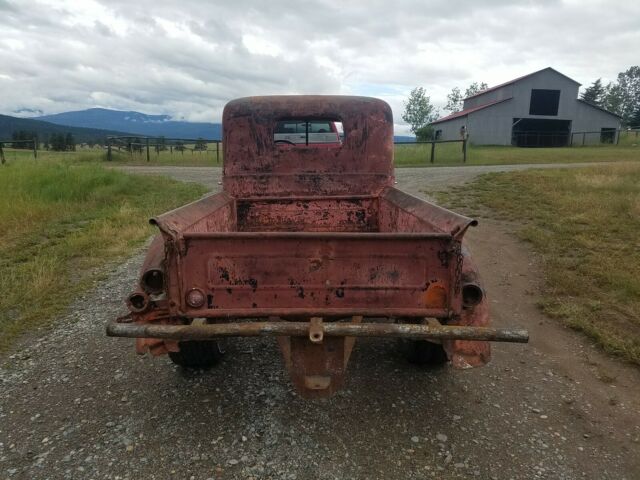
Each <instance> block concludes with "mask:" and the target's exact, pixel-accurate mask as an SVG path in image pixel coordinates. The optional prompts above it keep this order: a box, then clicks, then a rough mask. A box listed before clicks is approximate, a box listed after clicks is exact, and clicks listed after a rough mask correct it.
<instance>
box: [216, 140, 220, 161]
mask: <svg viewBox="0 0 640 480" xmlns="http://www.w3.org/2000/svg"><path fill="white" fill-rule="evenodd" d="M216 163H220V142H218V141H216Z"/></svg>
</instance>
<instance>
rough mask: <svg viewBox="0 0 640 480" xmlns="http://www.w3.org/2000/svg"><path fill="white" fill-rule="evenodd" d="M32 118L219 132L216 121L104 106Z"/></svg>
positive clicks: (187, 135)
mask: <svg viewBox="0 0 640 480" xmlns="http://www.w3.org/2000/svg"><path fill="white" fill-rule="evenodd" d="M36 119H37V120H44V121H45V122H50V123H55V124H56V125H69V126H72V127H88V128H98V129H101V130H117V131H119V132H125V133H130V134H135V135H141V136H149V137H161V136H162V137H167V138H184V139H197V138H204V139H207V140H220V139H221V133H222V126H221V124H219V123H205V122H184V121H176V120H172V118H171V117H170V116H169V115H147V114H146V113H140V112H125V111H121V110H109V109H106V108H89V109H88V110H79V111H75V112H63V113H56V114H54V115H43V116H40V117H36Z"/></svg>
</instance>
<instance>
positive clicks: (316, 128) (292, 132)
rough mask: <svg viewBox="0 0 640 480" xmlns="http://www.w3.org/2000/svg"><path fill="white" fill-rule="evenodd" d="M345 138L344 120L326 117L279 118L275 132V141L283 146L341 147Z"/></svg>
mask: <svg viewBox="0 0 640 480" xmlns="http://www.w3.org/2000/svg"><path fill="white" fill-rule="evenodd" d="M343 138H344V131H343V130H342V122H341V121H339V120H337V119H336V120H334V119H324V118H323V119H299V118H292V119H285V120H279V121H278V122H276V125H275V129H274V133H273V142H274V143H275V144H276V145H278V146H283V147H286V146H289V147H297V146H304V147H309V146H311V147H339V146H340V145H342V140H343Z"/></svg>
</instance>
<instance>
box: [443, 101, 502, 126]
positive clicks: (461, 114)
mask: <svg viewBox="0 0 640 480" xmlns="http://www.w3.org/2000/svg"><path fill="white" fill-rule="evenodd" d="M511 98H512V97H509V98H503V99H502V100H496V101H494V102H489V103H485V104H484V105H478V106H477V107H471V108H467V109H466V110H460V111H459V112H454V113H452V114H451V115H447V116H446V117H442V118H439V119H438V120H435V121H433V122H431V125H434V124H436V123H441V122H447V121H449V120H453V119H454V118H459V117H464V116H466V115H469V114H470V113H473V112H477V111H478V110H482V109H484V108H488V107H492V106H494V105H497V104H499V103H502V102H506V101H507V100H511Z"/></svg>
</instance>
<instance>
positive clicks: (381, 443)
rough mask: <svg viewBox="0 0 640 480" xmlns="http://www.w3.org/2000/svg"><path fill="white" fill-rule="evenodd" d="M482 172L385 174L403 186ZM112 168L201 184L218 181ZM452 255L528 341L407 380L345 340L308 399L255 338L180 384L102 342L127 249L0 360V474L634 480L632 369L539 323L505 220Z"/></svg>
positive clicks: (407, 368)
mask: <svg viewBox="0 0 640 480" xmlns="http://www.w3.org/2000/svg"><path fill="white" fill-rule="evenodd" d="M572 166H574V165H572ZM498 168H504V167H466V168H455V169H454V168H444V167H443V168H433V169H400V170H398V172H397V177H398V184H399V187H401V188H404V189H406V190H409V191H412V192H414V193H419V192H420V191H421V190H431V189H433V188H442V186H443V185H454V184H459V183H461V182H464V181H466V180H468V179H470V178H472V177H473V176H474V175H477V174H478V173H481V172H484V171H493V170H496V169H498ZM509 168H510V169H511V168H513V167H509ZM518 168H521V167H518ZM126 170H128V171H135V172H138V173H158V172H159V171H160V172H162V173H166V174H169V175H171V176H173V177H175V178H179V179H181V180H186V181H200V182H204V183H206V184H207V185H209V186H214V188H218V187H217V181H218V179H219V175H220V172H219V170H215V169H210V168H206V169H200V168H172V167H167V168H145V167H143V168H139V167H136V168H133V167H128V168H126ZM470 244H471V248H472V250H473V251H474V254H475V256H476V260H477V262H478V263H479V266H480V269H481V271H482V272H483V273H484V278H485V283H486V285H487V290H488V292H489V295H490V298H491V299H492V312H493V316H494V319H495V324H496V325H498V326H505V325H518V326H522V327H525V328H528V329H530V331H531V334H532V341H531V343H530V344H528V345H508V344H495V346H494V359H493V362H492V363H491V364H489V366H487V367H485V368H482V369H475V370H467V371H457V370H450V369H449V368H446V367H445V368H440V369H436V370H427V371H425V370H423V369H420V368H417V367H413V366H411V365H409V364H407V363H406V362H405V361H404V360H403V358H401V356H400V355H399V353H398V352H397V350H396V346H395V342H393V341H384V340H375V339H363V340H359V341H358V343H357V345H356V349H355V350H354V353H353V356H352V359H351V361H350V365H349V377H348V380H347V386H346V389H345V390H344V391H342V392H340V393H339V394H338V395H336V396H335V397H333V398H331V399H328V400H319V401H305V400H302V399H300V398H298V397H297V396H296V395H295V393H294V392H293V391H292V389H291V387H290V385H289V383H288V376H287V374H286V373H285V371H284V367H283V365H282V362H281V360H280V356H279V353H278V350H277V347H276V344H275V340H272V339H267V338H263V339H247V340H241V341H240V340H233V341H230V342H229V343H228V345H227V355H226V357H225V359H224V360H223V362H222V364H221V365H219V366H218V367H216V368H214V369H212V370H209V371H204V372H191V373H189V372H184V371H182V370H180V369H178V368H176V367H175V366H173V364H171V363H170V361H169V360H168V358H167V357H160V358H150V357H146V356H145V357H138V356H136V354H135V353H134V351H133V345H132V342H131V341H129V340H125V339H111V338H106V337H105V336H104V333H103V328H104V323H105V322H106V321H107V320H108V319H111V318H113V317H114V316H116V315H118V314H120V313H123V312H124V310H123V302H122V298H123V297H124V296H125V295H126V294H127V293H128V292H129V290H130V287H131V286H132V285H133V283H134V280H135V277H136V274H137V271H138V268H139V265H140V262H141V260H142V253H140V252H139V253H138V254H136V255H135V256H133V257H132V258H130V259H129V260H127V261H126V262H124V263H122V264H120V265H114V266H112V268H111V269H110V271H109V273H108V277H107V278H106V279H105V280H103V281H101V282H99V283H97V284H96V286H95V288H94V289H93V290H92V291H91V292H89V293H87V294H86V295H85V296H84V297H82V298H79V299H78V301H77V302H76V303H75V304H74V305H73V306H72V307H71V308H70V309H69V313H68V314H67V315H66V316H64V317H63V318H60V319H58V320H57V322H56V324H55V325H54V327H52V328H51V329H49V330H41V331H37V332H34V333H33V334H32V335H31V336H29V337H27V338H24V339H23V340H22V341H21V342H19V343H18V344H17V345H16V347H15V349H14V350H13V351H12V352H9V355H7V356H6V357H4V358H2V359H0V365H1V367H0V479H2V478H12V479H14V478H21V479H22V478H24V479H31V478H51V479H57V478H77V479H89V478H91V479H102V478H114V479H115V478H123V479H124V478H131V479H138V478H156V479H165V478H176V479H185V478H187V479H188V478H193V479H208V478H211V479H235V478H238V479H250V478H253V479H263V478H272V479H300V480H301V479H424V478H437V479H442V478H444V479H447V478H478V479H531V478H548V479H582V478H587V479H592V478H594V479H595V478H597V479H615V480H620V479H629V480H631V479H637V478H640V460H639V459H640V426H639V419H640V414H639V413H638V412H639V411H640V400H639V399H640V387H639V385H640V375H639V374H638V370H637V369H634V368H631V367H628V366H625V365H622V364H620V363H618V362H615V361H612V360H611V359H609V358H608V357H606V356H604V355H602V354H601V353H600V352H599V351H597V350H596V349H594V348H592V347H591V346H590V345H589V343H588V342H587V341H584V340H583V339H582V337H580V336H578V335H576V334H574V333H572V332H568V331H566V330H564V329H562V328H560V327H558V326H557V325H556V324H555V323H553V322H550V321H548V320H547V319H546V318H545V317H543V316H542V315H541V314H540V313H539V311H538V309H537V308H536V305H535V302H536V296H535V293H536V289H537V281H538V278H539V273H538V267H537V261H536V259H535V257H534V256H532V255H531V254H530V253H528V252H527V251H526V250H525V247H524V246H522V245H521V244H519V243H518V242H516V241H515V240H514V238H513V237H512V236H511V235H510V234H509V229H508V227H506V226H504V225H500V224H497V223H494V222H490V221H483V222H482V223H481V226H480V227H479V228H477V229H475V230H474V231H472V232H470Z"/></svg>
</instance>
